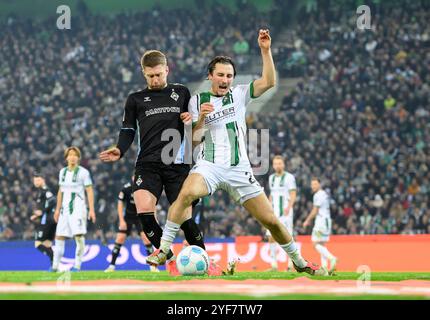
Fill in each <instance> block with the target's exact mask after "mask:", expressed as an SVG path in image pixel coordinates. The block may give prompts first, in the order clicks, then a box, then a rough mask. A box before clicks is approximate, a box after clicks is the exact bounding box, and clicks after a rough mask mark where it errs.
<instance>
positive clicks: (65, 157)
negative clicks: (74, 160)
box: [64, 146, 81, 160]
mask: <svg viewBox="0 0 430 320" xmlns="http://www.w3.org/2000/svg"><path fill="white" fill-rule="evenodd" d="M70 151H75V152H76V154H77V155H78V158H79V160H80V159H81V150H79V148H78V147H75V146H71V147H68V148H67V149H66V150H64V159H67V157H68V156H69V152H70Z"/></svg>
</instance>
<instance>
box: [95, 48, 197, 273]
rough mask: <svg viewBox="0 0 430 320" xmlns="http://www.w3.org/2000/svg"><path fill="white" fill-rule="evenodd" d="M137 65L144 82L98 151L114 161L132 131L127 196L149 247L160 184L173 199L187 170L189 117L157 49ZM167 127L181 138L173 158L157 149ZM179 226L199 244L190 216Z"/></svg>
mask: <svg viewBox="0 0 430 320" xmlns="http://www.w3.org/2000/svg"><path fill="white" fill-rule="evenodd" d="M141 66H142V72H143V75H144V77H145V79H146V82H147V87H146V88H145V89H143V90H141V91H138V92H134V93H132V94H130V95H129V96H128V98H127V101H126V104H125V108H124V116H123V119H122V120H123V121H122V128H121V131H120V133H119V138H118V143H117V146H116V147H114V148H110V149H108V150H105V151H103V152H101V153H100V159H101V160H102V161H104V162H113V161H118V160H119V159H120V158H122V157H123V156H124V154H125V153H126V151H127V150H128V149H129V147H130V146H131V144H132V143H133V140H134V137H135V135H136V132H137V135H138V138H139V154H138V157H137V160H136V168H135V178H134V183H133V197H134V200H135V203H136V208H137V215H138V217H139V219H140V221H141V223H142V227H143V230H144V232H145V234H146V236H147V237H148V239H149V241H151V243H152V244H153V245H154V247H155V248H159V246H160V239H161V235H162V233H163V230H162V229H161V227H160V226H159V224H158V222H157V220H156V219H155V216H154V212H155V206H156V204H157V202H158V200H159V198H160V196H161V193H162V191H163V188H164V191H165V193H166V196H167V199H168V200H169V202H170V203H173V202H174V201H175V200H176V198H177V196H178V194H179V190H180V189H181V187H182V184H183V182H184V181H185V179H186V177H187V176H188V172H189V170H190V166H189V165H188V164H185V163H184V156H185V154H184V149H185V139H184V124H185V123H189V122H191V120H192V119H191V115H190V113H189V112H188V102H189V100H190V92H189V90H188V89H187V88H186V87H185V86H183V85H181V84H173V83H168V82H167V75H168V73H169V67H168V66H167V59H166V56H165V55H164V54H163V53H162V52H160V51H156V50H150V51H147V52H145V54H144V55H143V57H142V59H141ZM169 129H170V130H172V129H173V130H176V132H178V133H179V134H180V136H181V142H182V144H181V146H180V148H178V149H179V150H178V152H177V154H176V158H175V160H174V162H173V163H165V161H163V159H162V151H163V149H164V148H165V147H166V146H167V145H168V144H169V143H170V141H168V140H167V139H163V132H165V130H169ZM164 160H165V159H164ZM189 210H190V211H191V207H190V208H189ZM190 216H191V215H190ZM181 228H182V230H183V231H184V235H185V238H186V240H187V241H188V243H189V244H191V245H197V246H200V247H202V248H204V243H203V237H202V234H201V232H200V230H199V228H198V226H197V224H196V223H195V222H194V220H193V219H188V220H187V221H185V222H184V223H183V224H182V225H181ZM168 268H169V271H170V273H171V274H177V270H176V263H175V257H174V255H173V253H172V252H171V251H170V252H169V254H168Z"/></svg>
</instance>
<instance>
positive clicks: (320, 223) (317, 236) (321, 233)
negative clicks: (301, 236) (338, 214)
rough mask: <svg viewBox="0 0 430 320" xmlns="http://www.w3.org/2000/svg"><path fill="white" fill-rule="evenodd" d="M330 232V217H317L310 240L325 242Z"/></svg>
mask: <svg viewBox="0 0 430 320" xmlns="http://www.w3.org/2000/svg"><path fill="white" fill-rule="evenodd" d="M330 234H331V219H330V218H317V219H315V225H314V228H313V229H312V242H327V241H328V240H329V239H330Z"/></svg>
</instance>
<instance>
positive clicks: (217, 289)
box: [0, 283, 430, 297]
mask: <svg viewBox="0 0 430 320" xmlns="http://www.w3.org/2000/svg"><path fill="white" fill-rule="evenodd" d="M28 292H37V293H150V292H166V293H173V292H202V293H235V294H247V295H256V296H270V295H279V294H291V293H296V294H297V293H298V294H320V293H323V294H324V293H326V294H337V295H339V294H353V295H355V294H375V295H381V294H386V295H422V296H426V297H430V287H428V288H427V287H424V288H417V287H400V288H399V289H394V288H384V287H382V286H371V287H367V288H359V287H356V286H348V287H332V286H328V285H327V286H312V285H311V286H309V285H307V286H297V285H293V286H285V287H283V286H275V285H255V284H224V285H222V286H213V287H208V286H207V284H193V285H191V286H190V285H187V284H168V285H166V286H160V285H151V284H128V285H126V284H124V285H94V286H88V285H74V284H73V283H72V284H71V285H70V286H69V285H34V286H33V285H31V286H22V285H20V286H18V285H2V286H0V293H28Z"/></svg>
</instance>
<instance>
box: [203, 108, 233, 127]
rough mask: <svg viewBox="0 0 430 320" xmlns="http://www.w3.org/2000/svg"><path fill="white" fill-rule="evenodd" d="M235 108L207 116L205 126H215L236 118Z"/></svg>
mask: <svg viewBox="0 0 430 320" xmlns="http://www.w3.org/2000/svg"><path fill="white" fill-rule="evenodd" d="M235 114H236V113H235V111H234V106H231V107H230V108H226V109H222V110H220V111H217V112H214V113H212V114H209V115H207V116H206V119H205V124H206V125H207V124H215V123H219V122H222V121H224V120H227V119H230V118H232V117H234V116H235Z"/></svg>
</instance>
